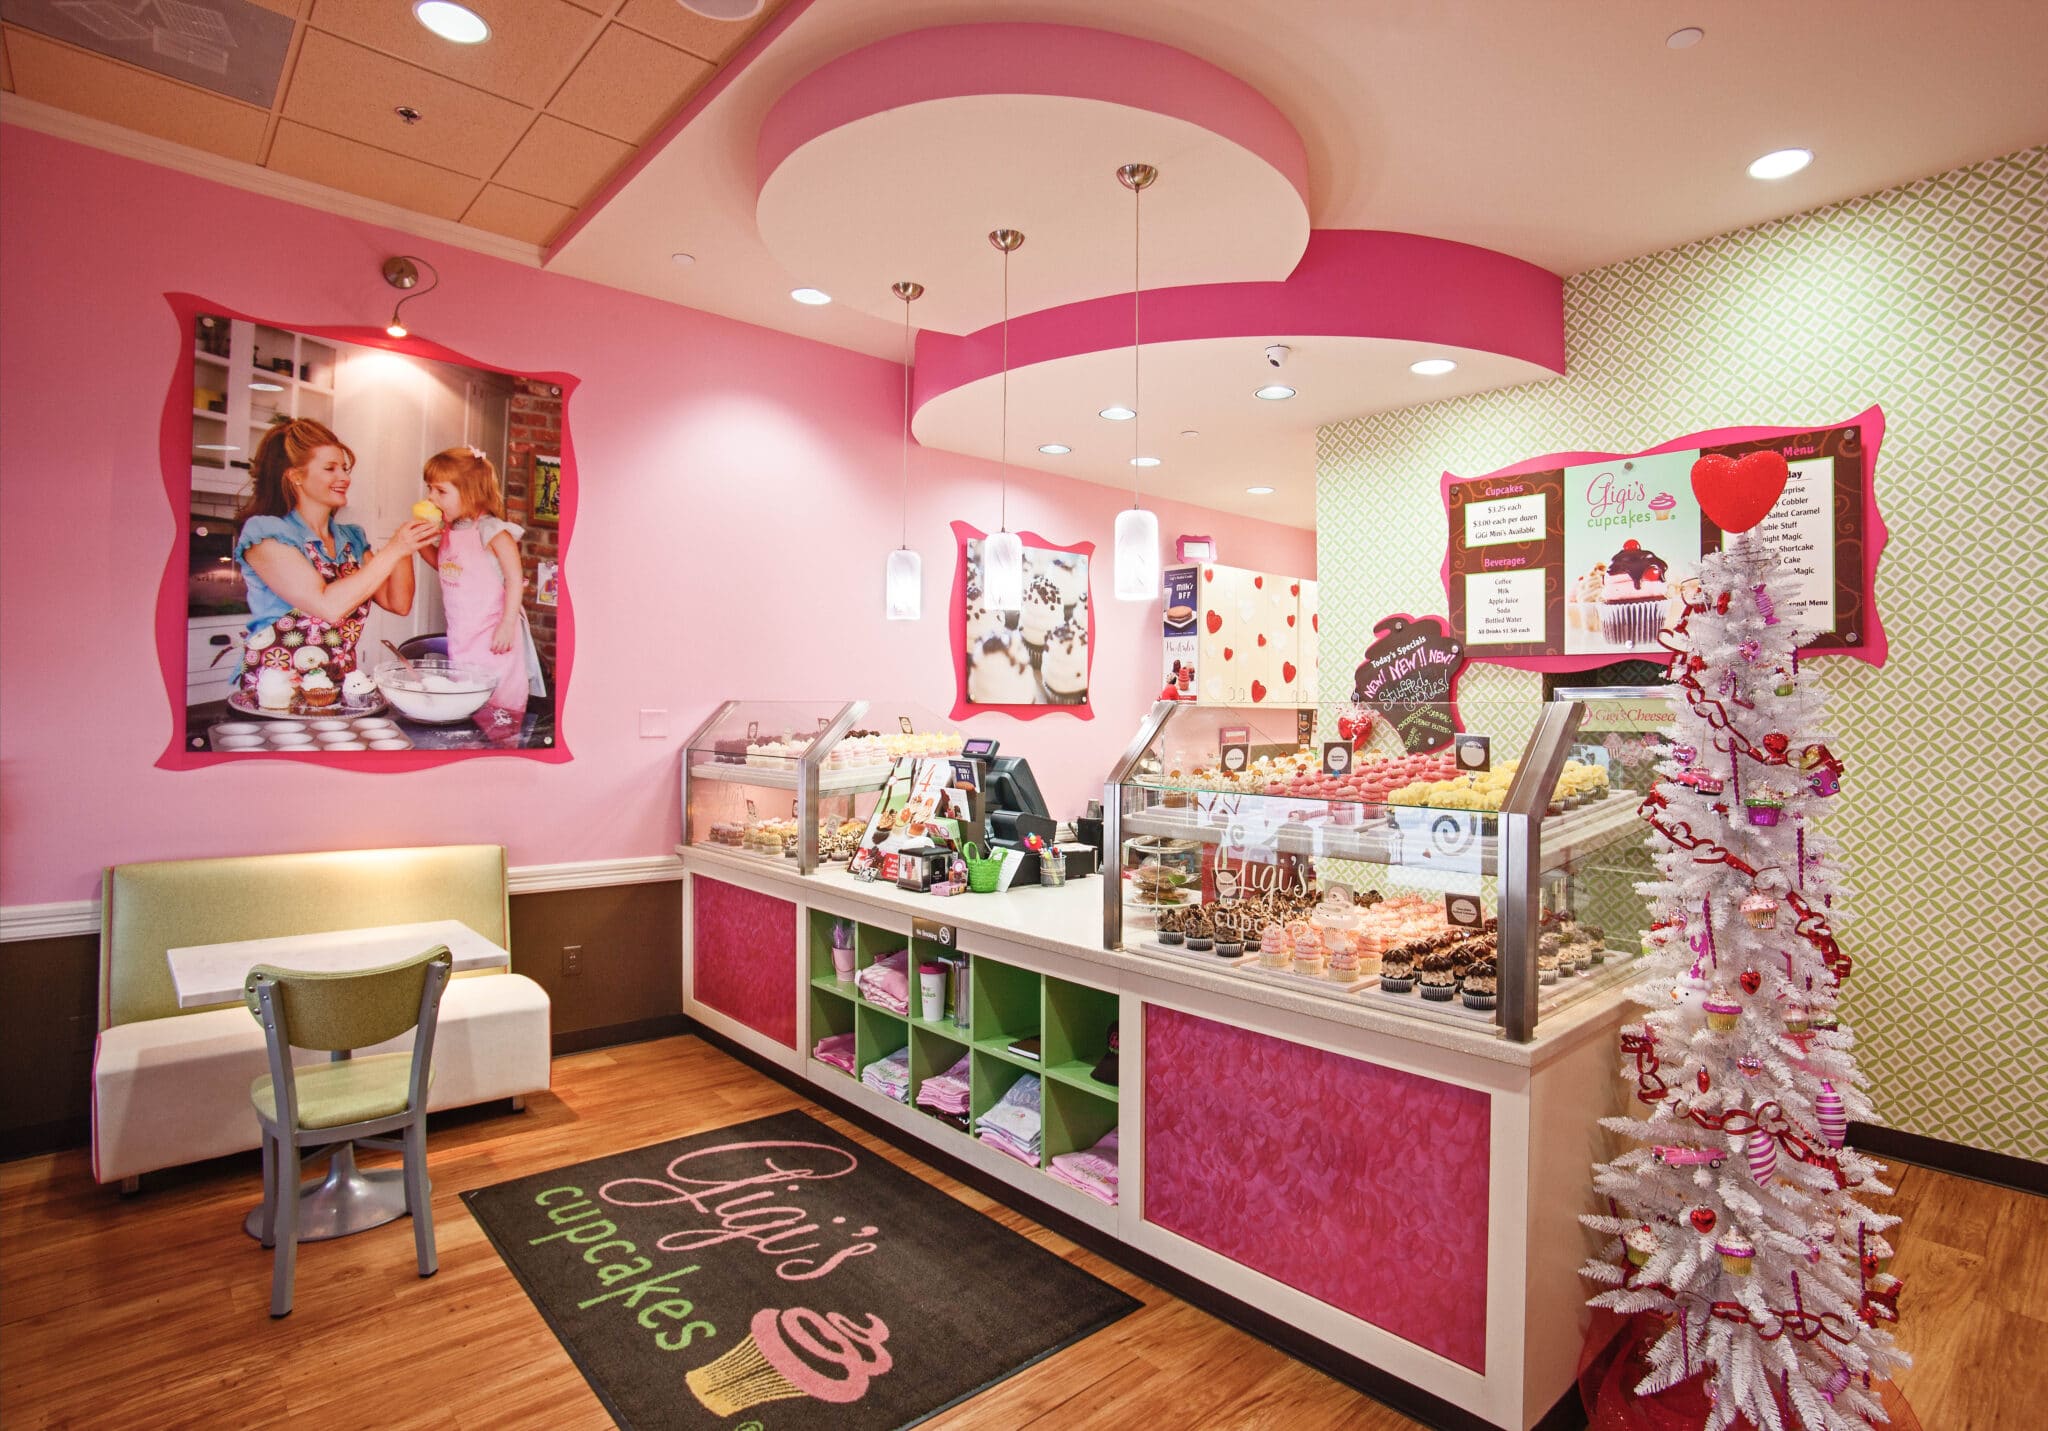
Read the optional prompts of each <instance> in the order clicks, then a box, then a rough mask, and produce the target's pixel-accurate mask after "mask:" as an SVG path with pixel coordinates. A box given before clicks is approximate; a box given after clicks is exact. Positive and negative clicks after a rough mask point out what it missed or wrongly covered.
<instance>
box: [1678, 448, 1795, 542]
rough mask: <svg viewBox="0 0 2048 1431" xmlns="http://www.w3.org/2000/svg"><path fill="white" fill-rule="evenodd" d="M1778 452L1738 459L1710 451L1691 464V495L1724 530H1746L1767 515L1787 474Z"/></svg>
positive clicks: (1783, 486)
mask: <svg viewBox="0 0 2048 1431" xmlns="http://www.w3.org/2000/svg"><path fill="white" fill-rule="evenodd" d="M1791 475H1792V473H1791V469H1790V468H1788V467H1786V465H1785V458H1784V455H1783V454H1782V453H1777V452H1751V453H1747V454H1745V455H1744V456H1743V457H1742V458H1741V459H1740V460H1739V461H1738V460H1736V459H1734V458H1731V457H1728V456H1726V455H1724V454H1722V453H1719V452H1710V453H1708V454H1707V455H1706V456H1705V457H1702V458H1701V459H1700V460H1699V461H1697V462H1695V463H1693V465H1692V494H1693V496H1694V497H1696V498H1698V499H1699V504H1700V510H1701V511H1702V512H1705V513H1706V514H1707V516H1708V517H1710V518H1712V520H1713V523H1714V525H1715V526H1717V527H1719V528H1720V529H1721V530H1722V531H1724V532H1746V531H1748V530H1749V529H1750V528H1751V527H1753V526H1755V525H1756V524H1757V523H1758V522H1761V521H1762V520H1763V519H1764V518H1765V517H1767V516H1769V515H1770V514H1771V508H1772V507H1774V506H1776V505H1777V503H1778V498H1779V497H1780V496H1782V495H1783V494H1784V491H1785V483H1786V481H1787V480H1788V479H1789V478H1790V477H1791Z"/></svg>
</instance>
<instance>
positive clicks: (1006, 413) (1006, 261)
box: [1001, 249, 1011, 532]
mask: <svg viewBox="0 0 2048 1431" xmlns="http://www.w3.org/2000/svg"><path fill="white" fill-rule="evenodd" d="M1010 252H1011V251H1010V250H1009V249H1004V250H1003V439H1002V441H1003V445H1002V459H1001V468H1002V474H1003V521H1002V529H1003V530H1004V531H1006V532H1007V531H1008V530H1010Z"/></svg>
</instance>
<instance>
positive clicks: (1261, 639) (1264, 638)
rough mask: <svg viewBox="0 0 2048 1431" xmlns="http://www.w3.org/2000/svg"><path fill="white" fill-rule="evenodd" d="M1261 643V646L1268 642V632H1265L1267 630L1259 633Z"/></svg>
mask: <svg viewBox="0 0 2048 1431" xmlns="http://www.w3.org/2000/svg"><path fill="white" fill-rule="evenodd" d="M1259 644H1260V645H1261V646H1263V645H1265V644H1266V633H1265V632H1263V631H1261V632H1260V633H1259Z"/></svg>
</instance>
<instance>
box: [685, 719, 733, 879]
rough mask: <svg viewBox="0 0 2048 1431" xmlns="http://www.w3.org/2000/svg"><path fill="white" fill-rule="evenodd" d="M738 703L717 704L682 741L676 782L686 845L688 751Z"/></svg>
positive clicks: (688, 799)
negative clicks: (678, 773)
mask: <svg viewBox="0 0 2048 1431" xmlns="http://www.w3.org/2000/svg"><path fill="white" fill-rule="evenodd" d="M738 704H739V702H738V701H727V702H725V703H724V704H723V705H721V706H719V708H718V709H717V710H715V711H713V712H712V713H711V714H710V716H709V717H707V718H706V719H705V721H704V724H702V725H700V726H698V727H697V728H696V729H695V730H693V731H691V732H690V738H689V739H688V740H686V741H684V742H683V773H682V776H681V778H680V780H678V782H677V784H678V785H679V786H680V788H681V791H682V797H683V804H682V812H683V843H684V844H686V845H687V844H690V843H692V841H691V839H690V752H691V751H693V750H695V749H696V748H697V747H698V745H699V744H701V743H702V742H703V741H704V740H705V739H706V738H707V737H708V736H709V735H710V734H711V732H712V731H714V730H716V729H717V728H718V727H719V726H720V725H721V724H722V723H723V722H724V720H725V718H726V717H727V716H728V715H731V714H732V708H733V707H734V706H736V705H738Z"/></svg>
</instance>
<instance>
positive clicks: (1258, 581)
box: [1252, 576, 1266, 590]
mask: <svg viewBox="0 0 2048 1431" xmlns="http://www.w3.org/2000/svg"><path fill="white" fill-rule="evenodd" d="M1252 585H1253V586H1256V587H1258V588H1260V589H1261V590H1263V589H1264V588H1265V585H1266V578H1264V577H1263V576H1255V577H1253V578H1252Z"/></svg>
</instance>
